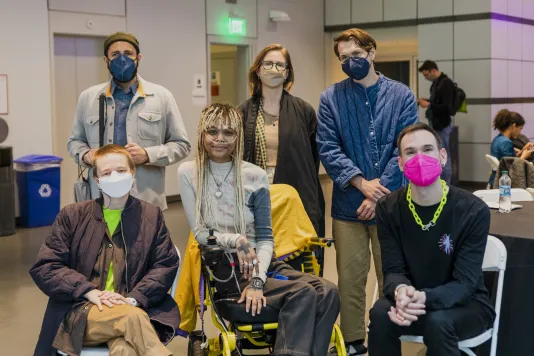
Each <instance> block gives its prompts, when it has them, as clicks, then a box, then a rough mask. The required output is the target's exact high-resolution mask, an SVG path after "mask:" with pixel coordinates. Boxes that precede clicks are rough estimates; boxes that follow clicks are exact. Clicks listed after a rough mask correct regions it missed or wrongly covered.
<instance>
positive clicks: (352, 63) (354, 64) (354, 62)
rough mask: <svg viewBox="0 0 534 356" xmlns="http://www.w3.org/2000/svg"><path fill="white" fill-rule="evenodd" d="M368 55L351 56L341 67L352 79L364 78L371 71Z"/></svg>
mask: <svg viewBox="0 0 534 356" xmlns="http://www.w3.org/2000/svg"><path fill="white" fill-rule="evenodd" d="M367 57H369V54H367ZM367 57H365V58H361V57H350V58H349V59H348V60H347V61H346V62H345V63H343V64H342V65H341V69H343V72H345V74H346V75H348V76H349V77H351V78H352V79H355V80H362V79H363V78H365V77H366V76H367V74H368V73H369V68H370V64H369V61H367Z"/></svg>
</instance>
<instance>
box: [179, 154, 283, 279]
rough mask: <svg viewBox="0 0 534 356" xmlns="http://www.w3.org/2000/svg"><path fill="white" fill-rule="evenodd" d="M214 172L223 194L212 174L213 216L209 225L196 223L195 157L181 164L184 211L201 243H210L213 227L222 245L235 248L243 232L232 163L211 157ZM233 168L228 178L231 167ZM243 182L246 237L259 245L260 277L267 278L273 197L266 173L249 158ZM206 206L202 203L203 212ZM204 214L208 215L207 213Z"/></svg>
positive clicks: (272, 241) (256, 246)
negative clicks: (238, 220)
mask: <svg viewBox="0 0 534 356" xmlns="http://www.w3.org/2000/svg"><path fill="white" fill-rule="evenodd" d="M210 167H211V172H213V175H214V176H215V179H216V180H217V182H219V183H220V182H222V185H221V188H220V191H221V192H222V195H221V196H220V198H217V197H216V196H215V193H216V192H217V185H216V184H215V180H214V179H213V177H212V176H211V174H210V175H209V177H208V179H209V181H208V192H207V194H208V195H209V196H210V197H211V198H210V201H211V204H213V205H212V206H211V208H212V210H213V213H214V215H215V216H214V220H213V221H211V220H210V221H208V222H207V223H206V224H207V226H197V224H196V208H195V202H196V192H197V189H196V164H195V162H194V161H190V162H185V163H183V164H182V165H180V167H179V168H178V184H179V187H180V194H181V197H182V203H183V205H184V210H185V214H186V216H187V220H188V221H189V226H190V227H191V229H192V231H193V234H194V235H195V238H196V240H197V241H198V243H199V244H202V245H205V244H207V240H208V237H209V230H210V229H213V230H214V235H215V237H217V242H218V243H219V245H221V246H223V247H227V248H228V249H230V250H232V252H235V251H233V250H234V249H235V245H236V241H237V239H238V238H239V237H240V236H241V234H239V233H237V231H236V225H237V224H236V223H235V220H234V218H235V214H236V201H235V169H233V168H231V167H232V164H231V163H230V162H228V163H215V162H213V161H210ZM230 169H232V172H230V174H229V175H228V177H227V178H226V180H225V177H226V175H227V174H228V171H229V170H230ZM242 172H243V173H242V174H243V185H244V188H245V223H246V235H245V236H246V238H247V239H248V241H249V242H250V244H251V245H252V246H253V247H254V248H255V249H256V254H257V256H258V259H259V262H260V273H259V275H258V276H259V277H260V278H261V279H262V280H263V281H264V282H265V280H266V278H267V276H266V273H267V269H268V268H269V264H270V262H271V259H272V256H273V249H274V239H273V230H272V223H271V198H270V193H269V181H268V179H267V173H266V172H265V171H264V170H263V169H261V168H260V167H258V166H255V165H253V164H251V163H248V162H243V169H242ZM204 209H206V207H203V214H204V213H205V210H204ZM204 216H205V215H204Z"/></svg>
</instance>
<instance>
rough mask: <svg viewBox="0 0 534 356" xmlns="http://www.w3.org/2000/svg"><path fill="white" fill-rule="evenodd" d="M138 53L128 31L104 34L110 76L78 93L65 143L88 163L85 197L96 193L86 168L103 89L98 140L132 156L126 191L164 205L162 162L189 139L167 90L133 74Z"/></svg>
mask: <svg viewBox="0 0 534 356" xmlns="http://www.w3.org/2000/svg"><path fill="white" fill-rule="evenodd" d="M141 59H142V54H141V53H140V49H139V41H138V40H137V38H136V37H135V36H134V35H133V34H130V33H126V32H116V33H113V34H111V35H109V36H108V37H107V38H106V40H105V42H104V62H105V63H106V65H107V67H108V69H109V72H110V74H111V76H112V78H111V80H110V81H109V82H107V83H102V84H98V85H95V86H93V87H91V88H89V89H87V90H85V91H84V92H82V94H81V95H80V98H79V100H78V106H77V109H76V114H75V119H74V125H73V128H72V135H71V137H70V138H69V141H68V144H67V146H68V150H69V153H70V155H71V156H72V157H73V159H74V161H75V162H76V163H77V164H78V165H79V166H81V167H87V168H89V169H90V171H89V174H88V179H89V181H90V194H91V197H90V198H91V199H96V198H98V197H100V191H99V188H98V185H97V183H96V182H95V181H94V179H92V176H93V174H92V168H93V156H94V153H95V152H96V150H97V149H98V148H99V146H100V134H99V132H100V131H99V97H100V96H101V95H102V94H103V95H105V110H104V113H105V114H104V122H105V130H104V134H103V144H104V145H106V144H111V143H113V144H117V145H120V146H123V147H125V148H126V150H127V151H128V152H129V153H130V155H131V156H132V159H133V161H134V163H135V165H136V173H135V184H134V186H133V188H132V193H131V194H132V195H133V196H134V197H136V198H138V199H141V200H144V201H146V202H148V203H152V204H154V205H157V206H159V207H160V208H161V209H166V208H167V201H166V197H165V167H166V166H168V165H171V164H175V163H178V162H179V161H181V160H182V159H184V158H185V157H186V156H187V155H188V154H189V152H190V151H191V144H190V142H189V140H188V138H187V134H186V131H185V127H184V123H183V121H182V117H181V115H180V111H179V110H178V106H177V105H176V101H175V100H174V97H173V96H172V94H171V92H170V91H169V90H167V89H165V88H164V87H162V86H160V85H157V84H154V83H151V82H149V81H147V80H144V79H143V78H141V77H140V76H139V75H138V73H137V70H138V68H139V63H140V62H141ZM87 198H89V197H87Z"/></svg>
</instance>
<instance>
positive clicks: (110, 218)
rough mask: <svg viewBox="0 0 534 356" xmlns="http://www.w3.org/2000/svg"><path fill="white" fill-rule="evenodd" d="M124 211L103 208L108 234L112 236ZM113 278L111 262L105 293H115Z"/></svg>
mask: <svg viewBox="0 0 534 356" xmlns="http://www.w3.org/2000/svg"><path fill="white" fill-rule="evenodd" d="M123 210H124V209H120V210H109V209H107V208H104V220H105V221H106V224H107V225H108V230H109V234H110V235H111V236H113V234H114V233H115V230H116V229H117V226H119V223H120V222H121V214H122V211H123ZM114 284H115V277H113V261H111V263H110V264H109V271H108V278H107V279H106V291H108V292H114V291H115V286H114Z"/></svg>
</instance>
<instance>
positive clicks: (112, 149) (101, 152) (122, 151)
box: [93, 144, 135, 178]
mask: <svg viewBox="0 0 534 356" xmlns="http://www.w3.org/2000/svg"><path fill="white" fill-rule="evenodd" d="M112 153H114V154H119V155H123V156H124V157H126V161H128V167H130V170H131V171H132V172H133V173H135V163H134V161H133V159H132V156H130V153H129V152H128V151H127V150H126V148H124V147H123V146H119V145H115V144H111V145H105V146H103V147H100V148H99V149H98V150H97V151H96V152H95V154H94V156H93V177H95V178H96V177H97V174H96V172H97V162H98V160H99V159H100V158H102V157H104V156H107V155H109V154H112Z"/></svg>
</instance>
